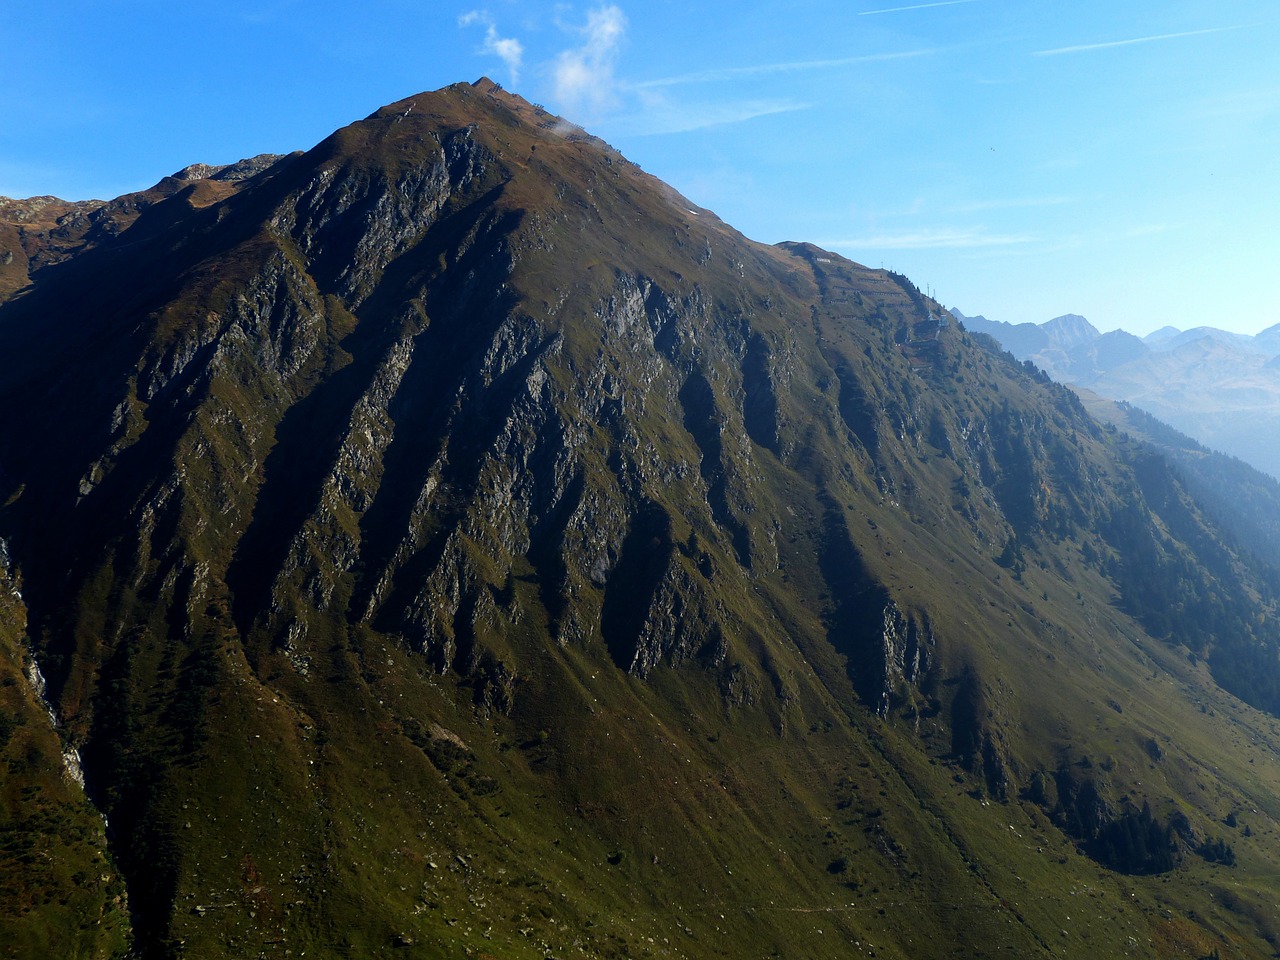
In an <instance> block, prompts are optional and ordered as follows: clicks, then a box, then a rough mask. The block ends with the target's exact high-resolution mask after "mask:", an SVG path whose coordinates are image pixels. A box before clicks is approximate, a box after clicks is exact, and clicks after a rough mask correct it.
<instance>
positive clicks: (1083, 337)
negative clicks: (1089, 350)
mask: <svg viewBox="0 0 1280 960" xmlns="http://www.w3.org/2000/svg"><path fill="white" fill-rule="evenodd" d="M1043 326H1044V330H1045V332H1046V333H1047V334H1049V337H1050V339H1051V340H1053V341H1054V342H1055V343H1057V344H1058V345H1059V346H1063V347H1073V346H1075V345H1077V344H1080V343H1088V342H1089V341H1090V340H1096V339H1097V338H1098V336H1099V333H1098V328H1097V327H1095V326H1094V325H1093V324H1092V323H1090V322H1089V321H1088V320H1086V319H1085V318H1084V317H1082V316H1080V315H1079V314H1078V313H1066V314H1063V315H1062V316H1060V317H1054V318H1053V319H1052V320H1050V321H1049V322H1048V323H1046V324H1044V325H1043Z"/></svg>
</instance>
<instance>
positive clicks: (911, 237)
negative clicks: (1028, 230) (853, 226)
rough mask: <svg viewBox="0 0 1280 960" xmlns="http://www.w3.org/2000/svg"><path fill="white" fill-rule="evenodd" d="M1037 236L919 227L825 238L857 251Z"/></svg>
mask: <svg viewBox="0 0 1280 960" xmlns="http://www.w3.org/2000/svg"><path fill="white" fill-rule="evenodd" d="M1035 242H1037V241H1036V238H1035V237H1030V236H1026V235H1022V234H991V233H986V232H984V231H982V230H948V229H937V230H917V231H914V232H907V233H883V234H873V235H870V236H866V237H854V238H851V239H841V240H823V241H820V245H821V246H824V247H832V248H843V249H855V250H867V249H871V250H939V249H948V250H956V249H967V248H974V247H1008V246H1017V245H1020V244H1027V243H1035Z"/></svg>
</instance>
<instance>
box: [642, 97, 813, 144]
mask: <svg viewBox="0 0 1280 960" xmlns="http://www.w3.org/2000/svg"><path fill="white" fill-rule="evenodd" d="M808 108H809V104H807V103H800V102H798V101H795V100H739V101H730V102H727V103H680V104H674V103H667V102H653V101H650V102H649V103H647V104H646V105H645V108H644V111H643V112H642V113H640V114H638V115H636V116H634V117H631V118H629V119H623V120H620V121H619V122H618V127H619V129H620V132H623V133H627V134H631V135H632V136H641V137H644V136H656V135H658V134H664V133H688V132H690V131H693V130H705V129H706V128H708V127H719V126H725V125H727V124H731V123H744V122H746V121H747V120H754V119H756V118H757V117H767V116H772V115H774V114H779V113H793V112H795V111H797V110H807V109H808Z"/></svg>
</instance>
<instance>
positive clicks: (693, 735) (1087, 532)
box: [0, 82, 1280, 957]
mask: <svg viewBox="0 0 1280 960" xmlns="http://www.w3.org/2000/svg"><path fill="white" fill-rule="evenodd" d="M33 280H34V282H33V283H32V285H31V286H30V287H28V288H26V289H25V290H23V291H22V292H21V293H19V294H17V295H15V296H14V297H12V298H11V299H10V300H9V301H8V302H6V303H5V304H4V305H3V306H0V356H3V357H5V358H6V361H5V363H4V364H3V367H2V368H0V402H3V403H4V405H5V409H6V410H9V411H12V415H11V416H10V417H7V418H6V419H5V421H4V423H3V425H2V426H0V502H3V503H4V507H3V510H2V511H0V535H2V536H3V537H4V538H5V540H6V542H7V545H8V546H7V550H8V552H9V554H10V556H11V563H10V566H11V568H12V570H13V571H14V575H15V576H20V577H21V599H20V600H19V599H18V597H17V595H16V594H15V595H14V597H13V600H12V601H10V602H11V603H12V604H14V605H15V609H14V612H13V614H12V616H11V617H9V619H8V620H6V621H5V622H6V623H7V624H9V625H10V626H8V628H7V629H8V631H9V634H7V635H6V636H9V635H12V636H11V638H10V639H8V640H7V641H6V642H8V643H9V644H10V646H13V645H15V644H16V643H18V642H19V636H20V635H21V634H22V633H23V632H24V630H25V634H26V636H27V641H28V643H29V644H30V646H31V648H32V649H33V650H34V653H35V656H36V657H37V659H38V661H39V663H40V665H41V668H42V669H43V671H44V674H45V676H46V677H47V678H48V684H49V690H48V693H49V697H50V699H51V702H52V703H53V704H54V706H55V708H56V710H57V714H58V717H59V723H60V726H59V729H58V733H59V735H60V736H61V737H63V738H64V740H65V742H66V743H67V745H68V746H72V747H75V748H77V749H78V750H79V752H80V755H81V757H82V762H83V768H84V775H85V783H86V790H87V793H88V796H89V798H90V799H91V800H92V802H93V803H94V804H95V805H96V806H97V807H98V809H100V810H101V811H102V812H103V813H104V814H105V816H106V818H107V823H108V834H107V835H108V836H109V837H110V850H109V853H110V857H111V859H112V862H113V864H114V867H113V869H118V870H119V871H120V872H121V873H122V874H123V876H124V877H125V879H126V881H127V885H128V898H127V910H128V921H129V923H130V924H131V925H132V931H133V935H134V937H135V939H136V950H137V952H138V953H139V954H140V955H142V956H146V957H177V956H189V957H218V956H243V955H255V954H262V955H284V954H285V952H286V951H291V952H292V953H293V954H294V955H300V954H301V953H302V952H303V951H305V952H306V953H307V954H308V955H311V956H390V955H412V956H424V957H437V956H438V957H444V956H456V955H458V954H459V953H465V954H467V955H491V956H502V957H545V956H549V955H550V956H569V955H582V956H618V957H622V956H627V957H637V956H652V957H711V956H722V957H739V956H741V957H747V956H750V957H759V956H762V955H763V956H769V955H776V956H812V957H847V956H876V957H931V956H937V957H955V956H966V957H988V956H990V957H994V956H1010V955H1015V956H1029V957H1036V956H1044V957H1048V956H1060V955H1069V956H1086V955H1087V956H1122V955H1130V956H1147V957H1157V956H1179V955H1185V956H1204V955H1206V954H1208V953H1210V952H1211V951H1212V950H1215V949H1217V950H1220V951H1222V952H1223V954H1224V955H1238V956H1246V957H1262V956H1270V955H1271V954H1272V953H1273V952H1274V951H1275V950H1276V949H1277V948H1280V939H1278V938H1280V929H1277V924H1276V921H1275V920H1274V918H1273V916H1272V914H1271V904H1273V903H1274V900H1275V896H1276V893H1277V881H1276V879H1275V878H1276V877H1277V876H1278V875H1280V871H1278V869H1277V868H1278V867H1280V848H1277V832H1276V831H1277V826H1278V821H1280V799H1278V798H1280V767H1278V766H1277V764H1276V759H1275V749H1276V746H1277V744H1280V726H1277V723H1276V721H1275V720H1274V719H1273V717H1272V716H1270V715H1268V714H1266V713H1263V712H1260V711H1259V710H1258V709H1255V708H1254V707H1250V706H1248V705H1246V704H1245V703H1244V702H1242V701H1241V700H1239V699H1237V698H1236V697H1235V696H1233V695H1232V694H1231V693H1228V692H1226V690H1224V688H1223V686H1221V685H1220V684H1219V682H1218V681H1221V683H1222V684H1226V685H1228V686H1230V687H1231V688H1232V689H1235V690H1237V691H1238V692H1239V693H1240V695H1242V696H1244V697H1247V698H1248V699H1249V700H1250V701H1251V702H1252V703H1254V704H1255V705H1257V706H1259V707H1262V708H1265V709H1271V710H1276V709H1277V708H1278V707H1280V699H1277V698H1276V696H1275V689H1276V688H1275V678H1276V677H1277V676H1280V670H1277V668H1276V663H1277V658H1276V649H1277V641H1276V636H1275V633H1274V627H1273V626H1272V619H1273V614H1274V609H1275V599H1274V596H1275V593H1274V589H1273V587H1272V585H1271V584H1270V582H1269V581H1268V579H1267V571H1266V570H1265V569H1263V568H1256V567H1254V566H1251V561H1250V560H1249V559H1248V558H1246V557H1242V556H1239V555H1237V554H1235V553H1233V552H1232V551H1231V550H1230V549H1228V548H1227V547H1225V546H1224V545H1223V543H1222V540H1221V538H1220V537H1219V536H1218V533H1217V531H1216V529H1215V528H1214V526H1213V525H1212V523H1211V522H1210V521H1209V520H1208V519H1207V518H1206V516H1205V515H1204V514H1203V512H1202V511H1201V509H1200V508H1199V507H1198V506H1197V505H1196V503H1195V502H1194V500H1193V499H1192V498H1191V497H1190V496H1189V495H1188V494H1187V493H1186V491H1185V489H1184V488H1183V487H1182V486H1181V484H1180V482H1179V481H1178V479H1177V477H1176V476H1175V475H1174V474H1173V473H1172V472H1171V471H1170V470H1169V469H1168V468H1167V467H1166V466H1165V465H1164V464H1163V462H1162V461H1159V460H1156V459H1153V458H1150V457H1148V456H1147V455H1146V453H1145V452H1144V451H1145V449H1146V448H1144V447H1140V446H1138V445H1137V444H1134V443H1131V442H1129V441H1127V440H1125V439H1124V438H1122V437H1120V436H1118V435H1114V434H1111V433H1108V432H1107V431H1104V430H1103V429H1101V428H1100V427H1099V426H1098V425H1097V424H1096V422H1095V421H1093V420H1092V419H1091V418H1090V417H1088V415H1087V414H1086V413H1085V412H1084V410H1083V408H1082V407H1081V406H1080V405H1079V403H1078V401H1076V400H1075V398H1074V396H1073V395H1072V394H1070V393H1069V392H1068V391H1066V390H1065V389H1063V388H1061V387H1058V386H1055V385H1053V384H1051V383H1049V382H1047V380H1046V379H1045V378H1043V377H1038V376H1034V375H1033V373H1032V372H1031V371H1028V370H1027V369H1025V368H1023V367H1022V366H1021V365H1019V364H1017V363H1015V362H1013V361H1012V359H1011V358H1008V357H1007V356H1005V355H1003V354H1001V353H999V352H998V351H996V352H991V351H988V350H987V349H985V348H984V347H983V346H981V345H980V344H978V343H976V342H975V341H974V340H973V339H972V338H971V337H969V336H968V335H967V334H965V333H964V332H963V331H962V330H960V329H958V328H957V326H956V325H955V324H953V323H950V322H949V321H948V319H947V318H946V317H945V315H944V313H943V311H942V309H941V308H940V307H939V306H938V305H937V304H936V303H934V302H933V301H931V300H929V299H927V298H926V297H924V296H922V295H921V294H920V292H919V291H918V290H917V289H915V287H913V286H912V285H911V284H910V283H909V282H908V281H906V280H905V278H900V277H897V276H895V275H892V274H887V273H885V272H883V271H877V270H869V269H867V268H865V267H862V266H860V265H858V264H854V263H851V262H849V261H846V260H843V259H841V258H839V257H838V256H836V255H834V254H831V253H828V252H825V251H823V250H820V249H818V248H816V247H813V246H810V245H806V244H786V245H783V246H780V247H767V246H763V245H760V244H756V243H752V242H750V241H748V240H746V239H745V238H743V237H741V236H740V235H738V234H737V233H735V232H734V231H733V230H732V229H730V228H729V227H728V226H726V225H725V224H723V223H722V222H720V221H719V220H718V219H717V218H716V217H715V216H714V215H712V214H711V213H710V212H709V211H706V210H702V209H699V208H698V207H696V206H694V205H693V204H691V203H689V202H688V201H687V200H685V199H684V198H682V197H680V196H679V195H677V194H675V193H674V192H673V191H671V190H670V189H669V188H667V187H665V186H664V185H663V184H661V183H659V182H657V181H656V180H654V179H653V178H651V177H648V176H647V175H645V174H644V173H643V172H642V171H640V170H639V169H637V168H636V167H634V166H633V165H631V164H630V163H628V162H627V161H626V160H625V159H623V158H622V157H621V156H619V155H618V154H617V153H616V152H614V151H612V150H611V149H609V148H608V147H607V146H606V145H604V144H602V143H600V142H599V141H597V140H594V139H592V138H590V137H587V136H586V135H585V134H583V133H582V132H581V131H578V130H576V129H575V128H571V127H569V126H568V125H566V124H565V123H564V122H563V121H561V120H559V119H558V118H555V117H552V116H550V115H548V114H546V113H545V112H544V111H542V110H541V109H539V108H537V107H535V106H532V105H530V104H528V103H525V102H524V101H522V100H520V99H519V98H516V97H513V96H511V95H509V94H506V93H504V92H502V91H501V90H499V89H498V88H496V87H495V86H494V85H492V84H490V83H488V82H480V83H478V84H475V85H458V86H454V87H450V88H447V89H446V90H443V91H439V92H437V93H434V94H421V95H419V96H417V97H414V98H410V99H409V100H406V101H403V102H401V103H398V104H394V105H392V106H390V107H387V108H384V109H383V110H380V111H378V112H377V113H375V114H374V115H372V116H371V117H369V118H368V119H367V120H364V121H361V122H359V123H356V124H353V125H351V126H350V127H347V128H345V129H344V130H342V131H339V132H338V133H336V134H335V135H334V136H332V137H331V138H329V139H328V140H326V141H325V142H323V143H322V144H320V145H319V146H317V147H316V148H314V149H313V150H311V151H309V152H307V153H305V154H298V155H293V156H290V157H286V158H283V159H281V160H279V161H278V162H276V163H274V164H273V165H271V166H269V167H267V168H266V169H264V170H262V171H260V172H259V173H258V174H257V175H256V176H254V177H252V178H250V179H248V180H246V181H244V182H243V183H242V184H241V185H240V187H239V188H238V189H237V190H236V191H234V192H232V193H230V194H229V195H228V196H225V197H222V198H220V199H218V200H216V201H215V202H212V203H205V202H203V201H202V200H201V199H200V198H198V197H197V195H196V193H195V192H194V189H193V188H189V189H188V190H182V191H179V192H177V193H175V194H174V195H172V196H171V197H169V198H167V199H165V200H163V201H160V202H157V203H154V204H152V205H150V206H148V207H147V208H146V209H144V210H142V211H141V212H140V213H139V215H138V216H137V218H136V219H135V220H134V221H133V222H132V224H131V225H130V226H128V228H127V229H126V230H124V231H123V232H122V233H121V234H120V236H119V238H118V239H117V240H116V241H114V242H102V243H100V244H97V245H95V246H93V247H91V248H86V249H83V250H81V251H79V252H78V253H76V254H75V255H74V256H72V257H70V258H69V259H68V260H66V261H65V262H63V263H61V264H58V265H56V266H49V267H46V268H44V269H42V270H40V271H38V272H37V273H36V274H34V275H33ZM1175 604H1183V605H1184V607H1185V616H1181V617H1172V616H1171V612H1172V611H1173V609H1174V605H1175ZM24 617H25V620H26V626H25V628H23V627H22V622H23V618H24ZM1144 625H1145V626H1144ZM1242 650H1244V651H1248V652H1249V653H1250V654H1251V655H1252V657H1253V659H1252V660H1250V661H1249V664H1250V670H1249V676H1248V677H1246V678H1244V679H1249V680H1250V681H1251V682H1250V683H1245V682H1244V679H1242V677H1241V675H1240V670H1239V669H1238V668H1237V665H1238V664H1239V663H1242V662H1244V661H1243V660H1242V659H1241V658H1240V657H1239V656H1238V654H1239V653H1240V651H1242ZM17 655H18V654H14V656H17ZM1215 677H1216V680H1215ZM30 702H35V701H30ZM29 713H30V711H29ZM31 722H32V723H34V722H35V720H34V719H33V720H32V721H31ZM43 735H45V736H46V737H47V736H49V735H50V731H48V730H46V731H44V734H43ZM46 766H47V765H46ZM28 776H29V775H28V774H27V773H26V772H23V771H21V770H17V771H15V768H13V767H12V765H11V767H10V770H9V772H7V773H5V777H6V781H5V783H6V788H7V787H8V785H9V784H14V785H20V784H22V783H25V782H26V778H27V777H28ZM46 776H47V774H46ZM63 783H64V786H65V790H63V793H62V794H60V795H59V797H58V798H57V799H56V803H55V802H54V801H53V800H51V801H50V809H56V810H57V811H59V812H60V813H61V814H62V815H65V816H72V815H73V814H74V812H75V811H76V810H82V809H83V802H84V801H83V799H82V798H81V797H79V796H77V795H76V794H75V791H74V790H72V789H71V786H70V785H69V784H66V782H65V781H63ZM19 789H21V787H20V786H19ZM92 839H93V837H92V836H88V838H87V840H86V842H89V841H91V840H92ZM92 855H93V854H92V852H88V853H85V854H84V856H86V857H88V856H92ZM1224 861H1231V862H1233V863H1234V865H1233V866H1228V865H1227V863H1226V862H1224ZM30 867H31V865H30V864H28V863H23V862H17V863H5V864H4V869H5V870H6V871H7V872H8V874H9V875H11V876H26V875H27V872H28V871H29V869H30ZM104 875H107V876H109V875H110V874H109V873H107V874H104ZM6 879H7V878H6ZM58 881H59V878H57V877H55V878H54V879H52V880H50V881H48V882H49V883H55V882H58ZM61 882H62V883H63V888H62V889H63V892H62V895H63V896H68V897H69V896H70V895H71V893H72V890H73V889H74V887H73V884H71V883H70V882H69V881H67V880H66V879H65V878H62V879H61ZM103 883H104V884H107V886H106V887H105V888H104V889H105V892H104V893H102V894H92V895H91V896H90V898H89V899H90V906H92V904H93V903H96V902H97V901H93V899H92V897H93V896H99V897H100V898H103V902H104V903H106V902H107V900H106V898H107V897H108V895H109V894H110V893H111V890H110V887H109V881H108V880H104V881H103ZM2 888H3V889H5V890H9V889H12V888H11V886H10V885H9V883H7V882H6V883H5V884H4V885H3V887H2ZM56 896H57V894H55V895H54V899H56ZM124 903H125V901H124V900H119V901H117V902H115V904H116V906H115V909H117V910H119V909H121V908H122V905H123V904H124ZM77 909H80V910H81V912H80V913H77V914H75V916H77V917H79V916H83V915H84V913H83V910H84V909H88V907H84V908H77ZM104 909H105V908H104ZM51 911H52V908H49V909H42V908H37V909H35V910H34V911H33V912H31V913H29V914H24V915H23V916H22V917H20V918H17V919H14V920H11V921H8V922H9V923H10V924H11V926H12V929H13V930H14V931H16V933H15V935H19V934H20V935H22V936H28V937H30V936H32V935H33V934H32V933H31V930H32V929H33V926H32V925H33V924H36V923H44V924H55V923H56V924H59V925H61V926H60V928H59V929H60V931H61V932H60V936H61V937H62V938H63V940H62V942H63V943H66V944H67V945H68V946H67V947H66V949H65V950H64V954H65V955H68V956H71V955H94V954H95V953H96V954H99V955H101V954H103V953H107V952H109V951H110V950H111V949H113V947H114V945H115V944H116V943H117V942H118V941H119V937H120V935H121V933H120V931H121V929H122V923H123V921H122V920H116V919H112V921H111V922H110V923H104V924H101V925H99V926H96V927H95V926H92V925H91V926H90V930H97V931H98V932H99V933H100V934H101V936H100V937H99V938H98V939H97V940H96V941H95V940H93V938H92V936H90V937H88V938H87V939H86V938H81V939H79V940H77V939H75V938H74V937H73V936H72V933H71V931H70V925H71V924H72V923H73V921H72V920H67V919H64V918H63V917H62V915H61V914H58V913H57V912H56V911H52V912H51ZM6 915H8V916H16V915H15V914H13V913H8V912H6ZM112 917H113V918H114V917H115V914H112ZM77 922H78V921H77ZM64 928H65V929H64ZM77 929H78V928H77Z"/></svg>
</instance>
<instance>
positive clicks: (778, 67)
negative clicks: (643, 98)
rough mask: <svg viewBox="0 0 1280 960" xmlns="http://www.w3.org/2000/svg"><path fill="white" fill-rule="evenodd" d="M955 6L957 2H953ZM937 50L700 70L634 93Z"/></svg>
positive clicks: (646, 82)
mask: <svg viewBox="0 0 1280 960" xmlns="http://www.w3.org/2000/svg"><path fill="white" fill-rule="evenodd" d="M952 2H956V0H952ZM936 52H937V51H936V50H933V49H928V50H903V51H896V52H893V53H869V54H864V55H862V56H858V57H839V58H836V59H831V60H793V61H789V62H786V63H760V64H753V65H751V66H746V67H721V68H720V69H716V70H700V71H698V72H697V73H686V74H681V75H679V76H675V77H661V78H658V79H656V80H644V81H642V82H640V83H637V84H635V87H636V89H646V88H653V87H674V86H679V85H682V84H686V83H716V82H719V81H723V80H740V79H742V78H743V77H757V76H767V75H769V74H778V73H799V72H802V71H807V70H830V69H833V68H836V67H849V66H854V65H856V64H860V63H880V62H883V61H886V60H906V59H908V58H911V57H927V56H929V55H930V54H932V53H936Z"/></svg>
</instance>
